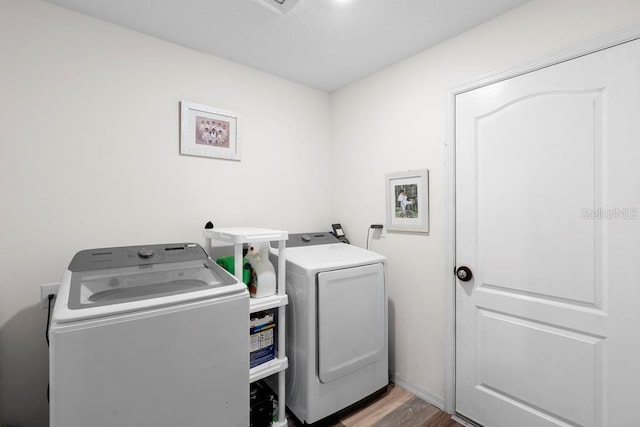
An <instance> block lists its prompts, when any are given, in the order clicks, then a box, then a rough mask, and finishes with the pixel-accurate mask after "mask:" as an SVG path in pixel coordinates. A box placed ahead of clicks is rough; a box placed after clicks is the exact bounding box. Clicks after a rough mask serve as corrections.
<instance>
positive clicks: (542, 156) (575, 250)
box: [475, 90, 602, 305]
mask: <svg viewBox="0 0 640 427" xmlns="http://www.w3.org/2000/svg"><path fill="white" fill-rule="evenodd" d="M600 110H601V91H599V90H598V91H593V92H586V93H585V92H573V93H571V92H555V93H543V94H540V95H536V96H529V97H525V98H521V99H518V100H515V101H512V102H511V103H510V104H508V105H507V106H505V107H501V108H499V109H498V110H497V111H492V112H490V113H488V114H486V115H483V116H481V117H478V118H477V123H476V130H477V133H476V142H475V149H476V157H477V158H476V165H477V166H476V167H477V172H476V173H477V176H476V186H477V189H478V194H477V203H478V207H477V217H476V223H475V227H476V229H477V230H478V242H477V245H478V249H477V251H478V256H479V262H480V265H482V266H483V269H482V274H483V276H482V283H483V284H484V285H487V286H492V287H497V288H501V289H505V290H510V291H515V292H526V293H528V294H536V295H540V296H543V297H550V298H553V299H557V300H567V301H576V302H580V303H586V304H590V305H596V300H597V299H598V298H597V295H599V292H598V291H599V289H597V287H596V278H595V277H594V269H590V268H584V267H583V266H585V265H594V261H595V258H596V254H595V253H594V252H595V247H594V243H595V241H596V236H595V234H596V233H595V232H596V230H595V229H594V226H593V224H591V223H589V222H588V221H575V219H576V213H578V214H579V213H580V211H581V209H583V208H590V209H594V208H595V207H596V206H600V205H601V201H602V197H601V194H600V192H601V191H602V190H601V181H602V179H601V176H600V175H601V174H600V171H601V166H600V164H601V162H602V155H601V147H600V145H601V143H600V142H601V135H600V132H599V129H600V128H601V121H602V115H601V114H600ZM532 117H533V118H535V120H531V118H532ZM567 123H571V124H572V125H571V126H566V125H565V124H567ZM594 130H595V131H594ZM505 177H508V179H505ZM559 177H561V179H558V178H559ZM596 188H598V189H599V191H597V190H596ZM505 210H506V211H508V214H506V215H503V212H504V211H505ZM480 224H481V226H480ZM562 233H568V234H569V235H571V236H572V238H571V239H566V240H565V239H559V238H557V237H558V236H560V235H562ZM540 264H542V265H544V266H545V268H544V269H540V268H539V265H540Z"/></svg>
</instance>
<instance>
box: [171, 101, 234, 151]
mask: <svg viewBox="0 0 640 427" xmlns="http://www.w3.org/2000/svg"><path fill="white" fill-rule="evenodd" d="M180 154H184V155H188V156H201V157H212V158H217V159H226V160H237V161H239V160H240V114H238V113H235V112H233V111H228V110H222V109H219V108H213V107H209V106H207V105H203V104H197V103H195V102H190V101H181V102H180Z"/></svg>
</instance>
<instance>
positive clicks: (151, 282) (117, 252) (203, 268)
mask: <svg viewBox="0 0 640 427" xmlns="http://www.w3.org/2000/svg"><path fill="white" fill-rule="evenodd" d="M191 245H192V244H185V245H155V246H149V247H145V248H143V249H145V250H141V248H142V247H126V248H110V249H95V250H89V251H82V252H79V253H78V254H76V256H75V257H74V259H73V260H72V262H71V264H70V265H69V270H67V272H66V273H65V277H64V279H63V281H62V283H61V287H60V294H59V295H58V299H57V301H56V307H55V309H54V318H55V319H56V320H57V321H59V322H68V321H75V320H80V319H87V318H92V317H101V316H107V315H112V314H115V313H122V312H130V311H139V310H143V309H149V308H155V307H159V306H166V305H172V304H177V303H182V302H187V301H192V300H199V299H210V298H216V297H221V296H223V295H228V294H232V293H241V292H246V286H245V285H244V284H242V283H240V282H238V280H236V278H235V277H233V276H232V275H230V274H229V273H227V272H226V271H224V270H223V269H222V268H221V267H220V266H219V265H217V264H215V263H214V262H213V261H211V259H209V258H208V257H207V256H206V253H205V252H204V250H203V249H202V248H201V247H200V246H199V245H195V244H194V246H191ZM177 247H184V250H177V249H172V248H177ZM149 248H151V249H149ZM167 248H168V249H167ZM150 252H153V253H154V254H150ZM167 252H169V253H167ZM152 259H154V260H155V261H156V262H155V263H154V262H150V261H151V260H152ZM134 260H137V264H133V261H134ZM100 265H102V266H104V267H103V268H101V269H98V268H97V266H100Z"/></svg>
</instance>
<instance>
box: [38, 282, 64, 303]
mask: <svg viewBox="0 0 640 427" xmlns="http://www.w3.org/2000/svg"><path fill="white" fill-rule="evenodd" d="M59 288H60V283H50V284H48V285H40V301H41V302H42V308H47V307H48V306H49V294H53V295H58V289H59ZM54 302H55V298H54V299H53V301H51V307H53V303H54Z"/></svg>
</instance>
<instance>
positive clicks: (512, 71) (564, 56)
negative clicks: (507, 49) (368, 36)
mask: <svg viewBox="0 0 640 427" xmlns="http://www.w3.org/2000/svg"><path fill="white" fill-rule="evenodd" d="M636 39H640V25H635V26H632V27H629V28H626V29H624V30H622V31H618V32H614V33H611V34H608V35H605V36H602V37H598V38H596V39H593V40H590V41H588V42H586V43H583V44H580V45H577V46H575V47H572V48H569V49H564V50H561V51H559V52H557V53H553V54H551V55H547V56H544V57H541V58H538V59H535V60H533V61H530V62H527V63H525V64H519V65H514V66H512V67H508V68H506V69H503V70H499V71H496V72H492V73H488V74H484V75H481V76H478V77H475V78H473V79H471V80H467V81H464V82H461V83H460V84H458V85H456V86H454V87H452V88H450V89H448V90H447V94H446V107H445V111H446V121H445V132H444V133H445V141H444V145H445V159H444V163H445V174H446V176H445V188H446V191H447V192H446V200H445V212H446V229H445V233H446V248H445V252H446V257H447V258H446V259H447V262H446V263H445V278H446V279H445V286H446V287H447V289H446V292H445V293H446V301H445V307H446V310H445V328H446V330H445V334H446V335H445V337H446V342H445V345H446V348H445V358H446V359H445V384H444V385H445V389H444V408H443V409H444V410H445V411H446V412H448V413H450V414H456V406H455V396H456V390H455V379H456V377H455V369H456V360H455V357H456V356H455V355H456V351H455V350H456V337H455V331H456V329H455V326H456V293H455V286H456V280H455V277H454V275H453V271H454V268H455V267H456V247H455V242H456V229H455V218H456V216H455V215H456V206H455V200H456V197H455V196H456V180H455V177H456V175H455V174H456V169H455V157H456V151H455V130H456V121H455V113H456V110H455V100H456V96H457V95H459V94H461V93H464V92H468V91H471V90H474V89H478V88H481V87H484V86H488V85H491V84H493V83H497V82H500V81H503V80H507V79H510V78H513V77H517V76H520V75H523V74H527V73H530V72H533V71H537V70H540V69H542V68H547V67H550V66H552V65H556V64H560V63H562V62H566V61H570V60H572V59H575V58H579V57H581V56H585V55H589V54H591V53H595V52H598V51H600V50H604V49H608V48H611V47H614V46H617V45H619V44H623V43H627V42H630V41H633V40H636Z"/></svg>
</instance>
